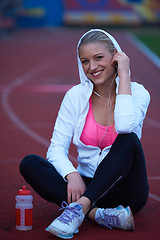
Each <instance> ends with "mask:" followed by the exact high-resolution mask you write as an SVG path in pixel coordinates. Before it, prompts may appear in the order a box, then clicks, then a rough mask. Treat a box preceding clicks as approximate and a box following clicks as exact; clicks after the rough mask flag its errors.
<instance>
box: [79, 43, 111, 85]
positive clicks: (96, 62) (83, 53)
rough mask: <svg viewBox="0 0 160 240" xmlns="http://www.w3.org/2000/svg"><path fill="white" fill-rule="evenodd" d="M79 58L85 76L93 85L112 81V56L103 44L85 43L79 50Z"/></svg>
mask: <svg viewBox="0 0 160 240" xmlns="http://www.w3.org/2000/svg"><path fill="white" fill-rule="evenodd" d="M79 58H80V60H81V63H82V67H83V70H84V73H85V74H86V76H87V77H88V78H89V79H90V80H91V81H92V82H93V83H94V84H95V85H98V84H105V83H106V82H110V81H112V79H113V77H114V75H115V68H114V66H113V65H112V58H113V54H112V53H111V52H110V51H109V50H108V49H107V47H106V45H105V44H104V43H103V42H92V43H86V44H84V45H82V46H81V47H80V48H79Z"/></svg>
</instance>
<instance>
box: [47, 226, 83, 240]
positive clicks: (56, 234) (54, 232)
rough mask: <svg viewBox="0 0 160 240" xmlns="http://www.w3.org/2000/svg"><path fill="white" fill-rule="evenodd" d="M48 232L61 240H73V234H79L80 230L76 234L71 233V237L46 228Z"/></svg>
mask: <svg viewBox="0 0 160 240" xmlns="http://www.w3.org/2000/svg"><path fill="white" fill-rule="evenodd" d="M45 230H46V231H47V232H49V233H51V234H53V235H55V236H57V237H59V238H63V239H71V238H73V234H74V233H78V232H79V230H78V229H77V230H76V231H75V232H74V233H71V234H69V235H62V234H59V233H57V232H56V231H55V229H53V230H52V229H51V228H50V229H49V228H46V229H45Z"/></svg>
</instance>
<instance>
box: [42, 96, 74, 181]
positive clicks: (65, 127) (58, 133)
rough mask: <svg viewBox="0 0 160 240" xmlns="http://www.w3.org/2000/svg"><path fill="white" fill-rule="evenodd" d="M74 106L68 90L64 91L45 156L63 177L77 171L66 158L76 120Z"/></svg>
mask: <svg viewBox="0 0 160 240" xmlns="http://www.w3.org/2000/svg"><path fill="white" fill-rule="evenodd" d="M74 106H75V104H74V101H72V97H71V96H70V94H69V92H68V93H66V95H65V97H64V99H63V101H62V104H61V107H60V110H59V112H58V116H57V119H56V123H55V127H54V131H53V135H52V138H51V144H50V146H49V148H48V151H47V156H46V157H47V159H48V161H49V162H50V163H51V164H53V166H54V167H55V168H56V170H57V172H58V173H59V174H60V175H61V176H62V177H63V178H64V179H65V176H66V175H67V174H69V173H71V172H76V171H77V170H76V169H75V167H74V166H73V164H72V162H71V161H70V160H69V158H68V154H69V147H70V143H71V140H72V136H73V133H74V129H75V122H76V120H75V118H76V113H75V107H74Z"/></svg>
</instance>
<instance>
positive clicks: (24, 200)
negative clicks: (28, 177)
mask: <svg viewBox="0 0 160 240" xmlns="http://www.w3.org/2000/svg"><path fill="white" fill-rule="evenodd" d="M15 200H16V229H17V230H22V231H27V230H31V229H32V225H33V221H32V210H33V204H32V201H33V197H32V196H31V192H30V191H29V190H27V189H26V186H23V187H22V189H20V190H19V191H18V195H17V196H16V197H15Z"/></svg>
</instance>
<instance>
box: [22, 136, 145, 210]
mask: <svg viewBox="0 0 160 240" xmlns="http://www.w3.org/2000/svg"><path fill="white" fill-rule="evenodd" d="M20 172H21V174H22V176H23V177H24V178H25V180H26V181H27V183H29V184H30V185H31V186H32V187H33V189H34V190H35V191H36V192H37V193H38V194H39V195H40V196H41V197H42V198H44V199H46V200H47V201H49V202H52V203H56V204H58V205H61V203H62V201H66V202H67V182H66V181H64V179H63V178H62V177H61V176H60V174H59V173H58V172H57V171H56V169H55V168H54V166H53V165H52V164H51V163H50V162H48V161H46V160H45V159H43V158H41V157H39V156H37V155H28V156H26V157H25V158H24V159H23V160H22V162H21V164H20ZM82 178H83V180H84V182H85V184H86V187H87V189H86V191H85V192H84V194H83V196H85V197H87V198H89V199H90V200H91V202H92V204H93V205H94V206H97V207H103V208H107V207H116V206H118V205H120V204H121V205H123V206H124V207H126V206H130V207H131V209H132V212H133V214H135V213H137V212H138V211H139V210H140V209H141V208H142V207H143V206H144V205H145V203H146V201H147V198H148V193H149V187H148V181H147V174H146V165H145V158H144V154H143V150H142V146H141V143H140V141H139V139H138V137H137V136H136V134H134V133H130V134H119V135H118V136H117V138H116V140H115V142H114V143H113V145H112V147H111V149H110V152H109V153H108V154H107V156H106V157H105V158H104V159H103V160H102V162H101V163H100V164H99V166H98V167H97V170H96V172H95V174H94V177H93V178H87V177H83V176H82Z"/></svg>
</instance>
